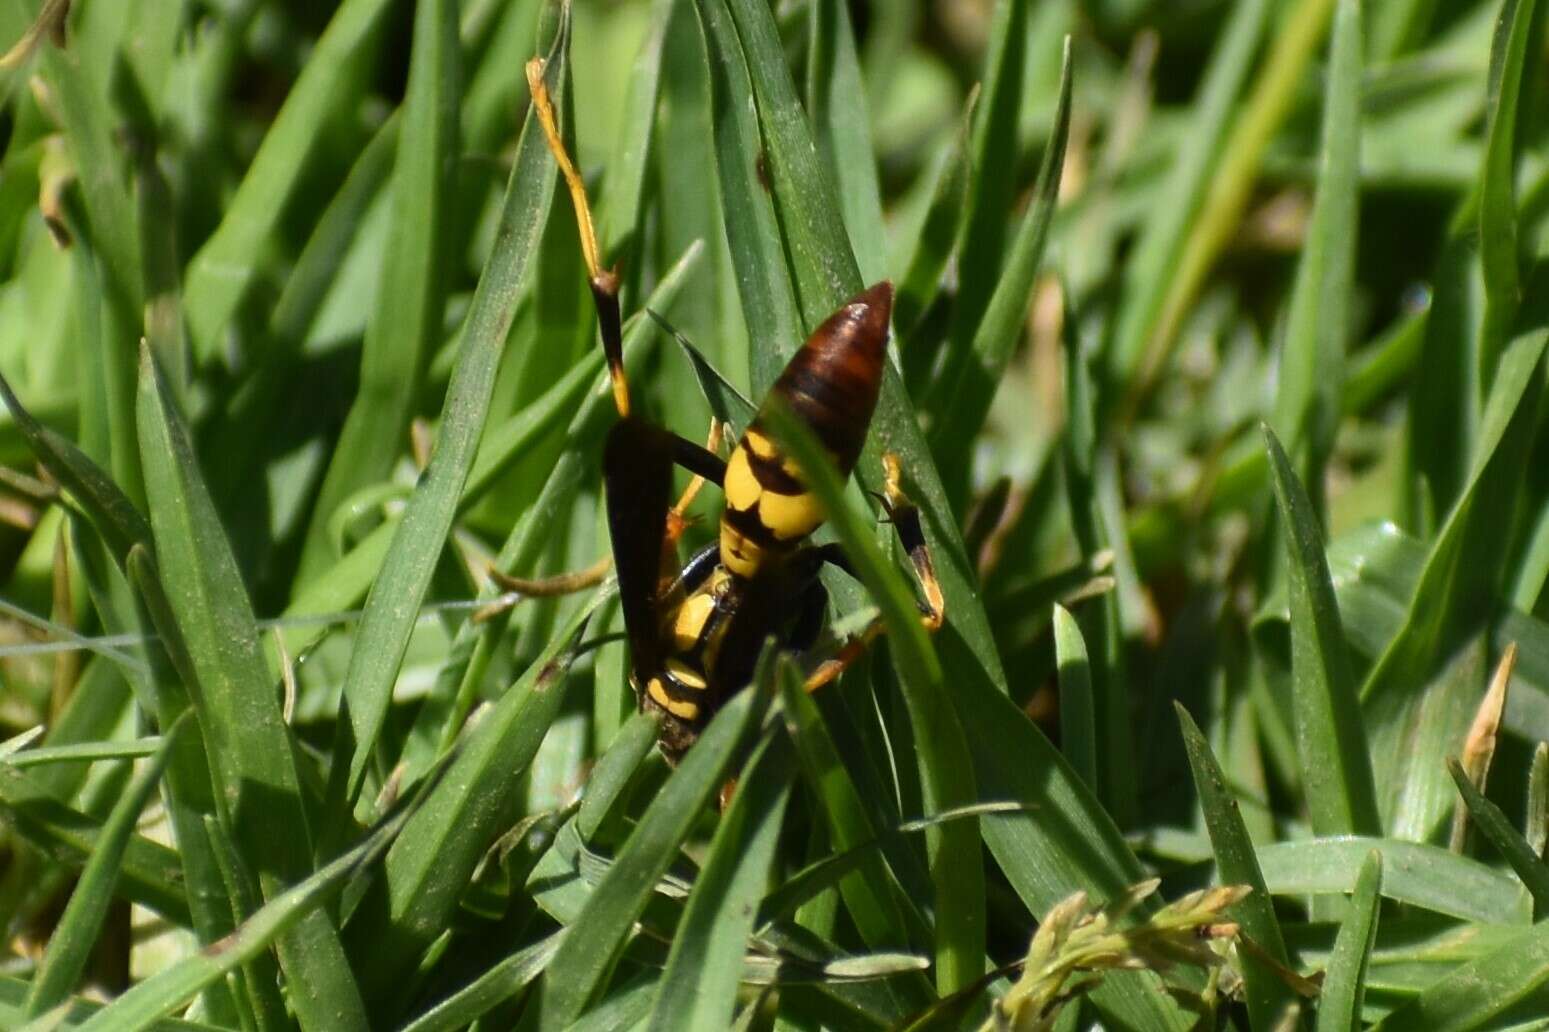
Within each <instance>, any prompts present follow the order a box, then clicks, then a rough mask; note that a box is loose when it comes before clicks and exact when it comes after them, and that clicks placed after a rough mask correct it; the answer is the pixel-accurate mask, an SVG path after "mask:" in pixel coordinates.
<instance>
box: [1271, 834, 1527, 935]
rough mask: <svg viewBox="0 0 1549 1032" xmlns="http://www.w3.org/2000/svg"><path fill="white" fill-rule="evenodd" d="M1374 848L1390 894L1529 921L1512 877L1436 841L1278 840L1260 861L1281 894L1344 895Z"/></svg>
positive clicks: (1438, 909) (1466, 912) (1435, 906)
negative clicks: (1452, 850) (1438, 844)
mask: <svg viewBox="0 0 1549 1032" xmlns="http://www.w3.org/2000/svg"><path fill="white" fill-rule="evenodd" d="M1374 849H1375V850H1379V851H1380V852H1381V853H1382V862H1383V878H1382V894H1383V896H1385V897H1386V898H1388V899H1391V900H1397V901H1398V902H1400V903H1408V904H1411V905H1413V906H1417V907H1421V908H1423V909H1425V910H1430V911H1434V912H1435V913H1438V914H1449V915H1451V916H1453V917H1458V918H1462V919H1463V920H1465V921H1480V922H1484V923H1489V924H1515V925H1525V924H1527V923H1528V920H1529V913H1528V908H1527V907H1526V906H1525V903H1526V902H1527V900H1526V894H1525V893H1523V891H1522V886H1521V884H1520V883H1519V882H1518V881H1517V880H1516V879H1515V878H1513V877H1511V876H1510V875H1508V874H1504V873H1501V872H1499V871H1496V870H1493V869H1492V868H1489V867H1486V866H1485V865H1484V864H1481V863H1479V862H1478V861H1477V860H1470V859H1468V858H1467V857H1461V856H1458V855H1457V854H1456V853H1449V852H1448V851H1447V850H1445V849H1442V848H1440V847H1438V846H1427V845H1421V844H1420V843H1418V842H1403V841H1400V840H1398V839H1391V838H1386V839H1375V838H1366V837H1364V836H1359V835H1356V836H1347V837H1342V838H1333V839H1306V840H1298V841H1293V842H1276V843H1274V844H1272V845H1268V846H1261V847H1259V850H1258V857H1259V868H1260V869H1261V870H1262V871H1263V872H1264V882H1265V884H1267V885H1268V886H1269V891H1270V892H1271V893H1273V894H1275V895H1277V896H1296V895H1329V894H1343V893H1349V892H1353V891H1354V890H1355V883H1356V879H1357V878H1358V877H1359V876H1360V872H1361V867H1362V866H1363V865H1364V864H1365V863H1366V857H1367V855H1368V854H1370V853H1371V851H1372V850H1374Z"/></svg>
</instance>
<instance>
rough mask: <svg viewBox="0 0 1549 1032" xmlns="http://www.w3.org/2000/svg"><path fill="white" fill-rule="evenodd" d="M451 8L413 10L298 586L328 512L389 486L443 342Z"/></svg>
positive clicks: (451, 159)
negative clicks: (369, 262) (350, 368)
mask: <svg viewBox="0 0 1549 1032" xmlns="http://www.w3.org/2000/svg"><path fill="white" fill-rule="evenodd" d="M457 8H458V4H457V3H456V2H455V0H432V2H426V3H422V4H416V5H415V22H414V41H413V48H412V51H411V55H410V67H409V84H408V88H407V93H406V95H405V97H404V102H403V107H402V108H401V109H400V110H401V117H402V120H403V129H402V132H401V133H400V134H399V138H398V153H397V159H396V162H395V164H394V166H393V179H392V205H393V210H392V214H391V217H390V222H389V229H388V234H387V245H386V252H385V254H384V255H383V257H382V267H381V283H380V286H379V288H378V294H377V298H378V300H377V305H376V307H375V308H374V309H373V310H372V312H371V316H370V321H369V322H368V323H367V324H366V338H365V343H364V345H363V347H362V349H361V358H360V388H359V391H358V392H357V394H356V395H355V401H354V403H353V404H352V405H351V406H350V411H349V415H347V416H346V417H345V420H344V427H343V429H342V430H341V431H340V433H339V441H338V443H337V444H336V445H335V447H334V452H333V457H332V458H331V459H330V461H329V464H328V472H327V473H326V474H325V475H324V477H323V483H322V487H321V488H320V489H319V490H318V496H317V500H316V502H315V503H314V507H313V517H312V524H311V526H310V527H309V528H308V530H307V534H306V537H305V539H304V540H305V543H304V545H303V551H302V558H301V571H302V572H301V575H300V579H305V578H306V576H307V574H308V571H310V570H314V569H316V568H317V567H318V566H319V565H320V564H321V562H322V561H323V559H324V557H325V556H326V555H327V540H328V538H327V525H328V521H329V519H330V518H331V517H332V515H333V512H334V510H335V509H336V508H338V506H339V504H340V503H341V502H343V501H344V499H346V498H348V497H349V496H350V495H352V494H354V493H355V492H356V491H358V490H360V489H361V488H362V487H365V486H366V485H368V484H371V483H373V482H375V481H377V480H379V479H382V478H385V477H386V476H387V474H388V473H389V472H390V471H391V469H392V466H393V463H394V461H395V460H396V459H397V458H398V456H399V454H401V453H402V451H403V450H404V445H405V444H406V443H407V437H408V429H409V420H410V419H411V418H412V417H413V415H414V412H415V407H416V404H417V402H418V400H419V388H420V384H421V383H422V382H423V381H424V378H425V367H426V365H427V364H428V363H429V361H430V353H431V350H432V348H433V346H434V345H435V344H436V343H439V338H440V330H441V325H442V322H443V321H444V320H443V309H444V304H445V297H444V295H445V283H446V279H447V272H446V267H447V264H448V262H447V258H448V257H449V253H450V250H451V249H450V247H449V242H450V235H451V234H450V226H449V225H448V222H449V221H450V212H449V209H450V207H451V203H452V198H451V192H452V189H453V187H454V185H455V183H454V180H455V172H456V169H457V162H456V155H457V146H458V122H457V104H458V100H459V93H460V89H461V83H460V79H461V73H462V70H461V67H460V65H461V61H460V54H459V51H460V49H461V48H460V45H459V42H458V38H457Z"/></svg>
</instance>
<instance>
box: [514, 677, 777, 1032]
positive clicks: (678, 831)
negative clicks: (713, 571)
mask: <svg viewBox="0 0 1549 1032" xmlns="http://www.w3.org/2000/svg"><path fill="white" fill-rule="evenodd" d="M763 667H764V669H763V670H762V671H761V673H760V676H759V679H758V681H757V682H756V685H755V687H754V688H753V689H751V690H748V691H743V692H740V693H738V694H737V695H736V696H734V697H733V698H732V699H731V700H730V701H728V702H727V703H726V705H725V706H723V707H722V708H721V711H720V712H719V713H717V714H716V715H715V718H714V719H713V720H712V721H711V722H710V725H709V727H707V728H706V729H705V730H704V733H703V734H701V735H700V737H699V741H698V742H697V743H695V745H694V747H693V748H692V749H690V750H689V751H688V754H687V755H686V756H684V758H683V762H682V763H681V764H679V766H678V769H677V770H676V771H674V772H673V774H672V777H671V778H669V779H668V780H667V783H666V784H665V785H663V786H662V789H661V791H659V792H658V793H657V794H656V797H655V799H653V800H652V801H651V804H650V806H648V807H647V808H646V811H645V813H644V815H642V816H641V818H640V823H639V824H638V825H636V827H635V831H634V833H633V834H632V835H630V837H629V839H628V841H626V842H625V843H624V847H623V849H622V850H621V851H620V852H619V855H618V857H617V858H616V859H615V860H614V861H613V864H612V866H610V867H609V868H608V872H607V874H605V875H604V876H603V879H602V881H601V882H600V883H598V885H597V887H596V888H595V889H594V890H593V891H592V894H591V896H590V897H589V898H588V899H587V902H586V906H585V908H584V909H583V910H582V911H581V913H580V914H579V915H577V917H576V919H575V921H574V922H573V923H572V924H571V925H570V930H569V932H568V933H567V934H566V936H565V941H564V942H563V943H561V944H560V947H559V950H558V951H557V952H556V953H555V955H554V960H553V962H552V963H550V965H549V968H548V971H547V972H546V974H545V975H544V981H543V987H542V993H543V996H542V1001H543V1011H542V1014H543V1018H542V1024H541V1026H540V1027H541V1028H543V1029H562V1028H568V1027H569V1026H570V1025H571V1024H572V1023H573V1022H575V1021H576V1020H578V1019H579V1018H580V1017H581V1015H582V1014H583V1013H584V1012H585V1011H586V1010H587V1009H588V1007H589V1005H590V1004H591V1003H592V1001H593V1000H594V999H596V998H597V997H598V995H599V994H600V991H601V990H602V989H603V988H604V986H605V985H606V983H607V980H608V976H609V975H610V973H611V972H612V970H613V966H614V964H615V963H617V961H618V957H619V954H620V953H621V952H622V951H623V948H624V945H625V943H626V942H627V941H628V938H629V935H630V932H631V929H632V927H633V925H634V923H635V921H636V920H637V919H638V918H639V917H640V914H641V913H642V912H643V911H644V910H645V906H646V903H648V902H649V901H650V898H651V894H652V892H653V891H654V889H655V885H656V882H657V880H658V879H659V878H661V876H662V874H663V873H665V872H666V870H667V866H668V865H669V864H670V863H671V862H672V860H673V858H674V857H675V856H676V855H677V852H678V847H679V846H680V845H681V844H682V842H683V840H684V838H686V837H687V835H688V833H689V829H690V828H691V827H692V826H693V823H694V821H695V820H696V819H697V818H698V817H699V814H700V811H701V810H703V809H704V807H705V805H706V804H707V803H709V802H710V800H711V799H712V798H713V797H714V795H715V793H716V792H717V791H718V790H719V788H720V786H721V781H722V779H723V778H725V777H726V775H727V773H728V772H729V771H730V769H731V763H732V759H733V756H734V754H735V753H736V751H737V749H738V747H739V746H740V745H741V744H742V742H743V740H744V739H745V738H746V737H747V734H748V732H749V731H750V730H751V729H752V728H753V727H754V726H756V724H757V723H758V721H759V719H760V718H761V716H762V714H763V711H764V707H765V702H766V700H767V699H768V698H769V697H770V695H771V694H772V692H773V686H772V685H770V684H769V683H768V681H769V678H770V676H771V675H772V674H773V669H772V668H773V664H772V663H771V662H769V661H768V660H766V661H765V662H764V664H763Z"/></svg>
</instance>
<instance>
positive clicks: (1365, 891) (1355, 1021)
mask: <svg viewBox="0 0 1549 1032" xmlns="http://www.w3.org/2000/svg"><path fill="white" fill-rule="evenodd" d="M1381 895H1382V854H1381V853H1379V852H1377V851H1376V850H1373V851H1372V852H1371V853H1370V854H1369V855H1368V856H1367V857H1366V862H1365V863H1364V864H1362V865H1361V873H1360V874H1359V875H1358V876H1357V877H1356V880H1355V893H1354V894H1353V895H1352V896H1351V898H1350V916H1349V917H1348V918H1346V919H1345V921H1344V922H1343V923H1342V924H1341V925H1340V927H1339V935H1338V936H1337V937H1336V938H1335V939H1334V952H1333V953H1332V954H1331V955H1330V956H1329V960H1328V974H1327V977H1325V978H1324V980H1323V994H1322V995H1321V996H1320V997H1319V998H1318V1032H1352V1030H1355V1029H1359V1028H1361V1027H1362V1024H1363V1023H1362V1020H1361V1002H1362V999H1363V998H1364V996H1365V993H1366V968H1367V965H1368V964H1369V963H1370V962H1371V954H1372V946H1373V944H1374V943H1375V942H1376V941H1377V913H1378V904H1379V902H1380V901H1381Z"/></svg>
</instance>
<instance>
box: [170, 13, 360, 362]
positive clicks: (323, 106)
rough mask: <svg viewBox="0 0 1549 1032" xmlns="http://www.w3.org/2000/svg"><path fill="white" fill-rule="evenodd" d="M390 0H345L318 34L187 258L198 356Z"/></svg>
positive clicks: (342, 100) (345, 99)
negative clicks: (210, 226) (219, 212)
mask: <svg viewBox="0 0 1549 1032" xmlns="http://www.w3.org/2000/svg"><path fill="white" fill-rule="evenodd" d="M389 6H390V5H389V4H388V3H387V0H345V3H343V4H341V5H340V6H339V8H338V10H336V11H335V12H334V15H333V18H332V19H330V20H329V22H328V28H327V29H326V30H324V32H323V34H322V36H320V37H319V38H318V41H317V45H316V46H315V47H314V48H313V49H312V52H311V54H310V55H309V59H308V60H307V63H306V67H305V69H304V70H303V71H302V73H301V76H300V77H299V78H298V79H297V81H296V84H295V85H294V86H293V87H292V88H291V91H290V93H289V95H288V96H287V97H286V99H285V104H284V106H283V107H281V108H280V111H279V113H278V114H277V115H276V116H275V119H274V123H273V124H272V125H271V126H270V128H269V131H268V132H267V133H266V134H265V135H264V141H263V144H262V145H261V146H260V147H259V148H258V153H257V154H255V155H254V156H253V163H252V165H251V166H250V167H249V168H248V170H247V174H246V175H245V176H243V177H242V185H241V186H239V187H238V188H237V193H236V196H235V197H233V198H232V199H231V203H230V204H229V206H228V207H227V208H226V212H225V214H224V216H223V217H222V218H221V223H220V226H219V227H217V228H216V230H215V232H214V233H212V234H211V235H210V238H209V239H208V240H206V241H205V242H204V245H203V246H202V247H200V248H199V251H198V253H197V254H195V255H194V257H193V259H192V260H191V261H190V262H189V264H188V273H187V276H186V278H185V290H184V292H183V296H184V298H185V306H186V313H187V318H188V329H189V336H190V338H191V343H192V344H193V348H194V357H195V360H196V361H197V362H198V363H199V364H203V363H204V362H207V361H209V359H210V358H212V357H213V356H214V355H215V353H216V349H217V347H218V345H219V340H220V338H219V334H220V333H221V331H222V330H224V329H225V328H226V324H227V322H229V321H230V319H231V317H232V314H233V313H234V312H235V311H236V309H237V306H238V305H239V304H241V302H242V300H243V298H244V297H245V296H246V294H247V291H248V288H249V286H250V285H251V283H252V281H253V277H254V275H255V273H256V272H257V271H258V258H259V256H261V255H262V254H263V252H264V244H265V243H266V242H267V241H268V240H269V239H270V237H271V235H272V234H273V233H274V231H275V228H276V225H277V223H278V222H279V219H280V217H281V216H282V215H283V214H284V213H285V209H286V206H287V203H286V202H287V201H288V200H289V199H290V197H291V195H292V192H293V191H294V190H295V188H296V185H297V183H298V181H299V180H300V179H301V177H302V175H303V173H304V172H305V171H306V167H307V165H308V163H309V160H310V158H311V156H312V154H313V151H314V150H315V147H316V144H317V142H318V137H317V127H318V126H319V125H325V124H328V123H329V122H330V121H331V120H332V119H331V114H332V113H333V112H335V111H338V110H340V109H341V108H342V107H343V106H345V105H347V104H349V103H350V102H351V100H352V98H353V96H354V95H355V94H356V90H355V89H352V88H350V87H351V84H352V82H353V80H354V79H355V77H356V75H357V74H358V71H357V70H358V67H359V60H358V58H359V55H360V53H361V52H362V50H363V49H365V48H366V47H367V46H368V45H369V43H370V41H371V39H372V37H373V35H374V34H375V32H376V31H377V28H378V25H379V23H380V20H381V18H382V16H383V15H384V13H385V12H386V11H387V9H388V7H389Z"/></svg>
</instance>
